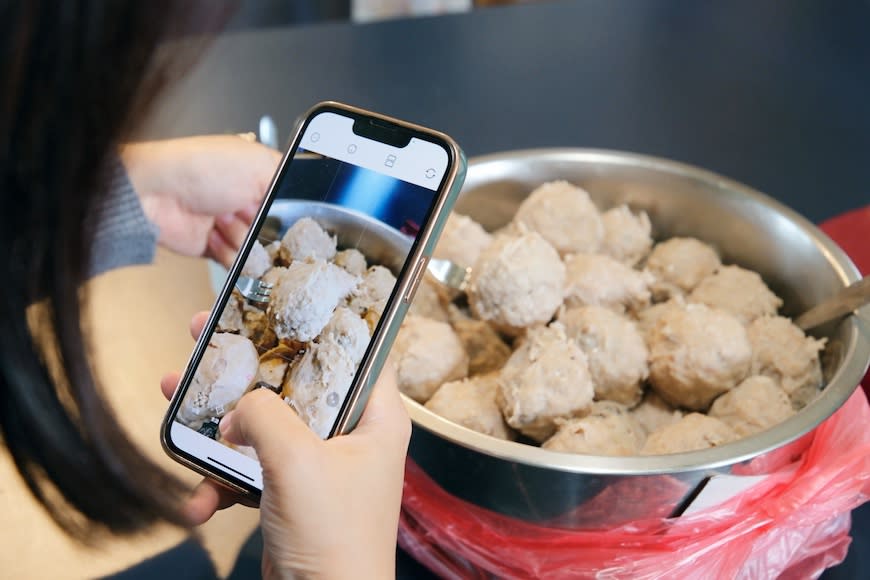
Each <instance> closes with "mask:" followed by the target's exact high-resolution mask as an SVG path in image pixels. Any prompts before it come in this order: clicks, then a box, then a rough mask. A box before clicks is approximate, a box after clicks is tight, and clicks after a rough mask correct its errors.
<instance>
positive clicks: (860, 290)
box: [794, 276, 870, 330]
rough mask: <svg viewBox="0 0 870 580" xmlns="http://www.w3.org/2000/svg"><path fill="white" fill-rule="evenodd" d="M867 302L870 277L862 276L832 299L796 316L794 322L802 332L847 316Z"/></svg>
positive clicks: (869, 299) (869, 295)
mask: <svg viewBox="0 0 870 580" xmlns="http://www.w3.org/2000/svg"><path fill="white" fill-rule="evenodd" d="M868 302H870V276H864V277H863V278H862V279H860V280H858V281H857V282H855V283H853V284H850V285H849V286H847V287H846V288H844V289H843V290H841V291H840V292H838V293H837V294H835V295H834V296H833V297H831V298H829V299H827V300H825V301H823V302H822V303H821V304H818V305H816V306H813V307H812V308H810V309H809V310H807V311H806V312H804V313H803V314H801V315H800V316H798V317H797V318H796V319H795V321H794V322H795V324H797V325H798V326H799V327H800V328H801V329H802V330H809V329H811V328H815V327H816V326H819V325H820V324H824V323H825V322H828V321H830V320H834V319H835V318H839V317H840V316H844V315H846V314H849V313H850V312H852V311H854V310H856V309H858V308H859V307H861V306H863V305H864V304H867V303H868Z"/></svg>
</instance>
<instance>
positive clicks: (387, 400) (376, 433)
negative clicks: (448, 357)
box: [354, 365, 411, 446]
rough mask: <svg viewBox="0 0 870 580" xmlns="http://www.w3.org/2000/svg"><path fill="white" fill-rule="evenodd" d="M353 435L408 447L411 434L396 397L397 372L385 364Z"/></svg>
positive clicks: (405, 415)
mask: <svg viewBox="0 0 870 580" xmlns="http://www.w3.org/2000/svg"><path fill="white" fill-rule="evenodd" d="M354 433H355V434H359V435H365V436H371V437H373V438H375V439H379V440H381V441H382V442H383V443H387V442H394V443H398V444H400V445H404V446H407V444H408V439H409V438H410V436H411V419H410V418H409V417H408V411H407V409H405V404H404V403H403V402H402V397H400V396H399V387H398V382H397V380H396V372H395V370H394V369H393V367H392V365H387V366H385V367H384V369H383V371H382V372H381V375H380V377H378V380H377V382H376V383H375V386H374V388H373V389H372V393H371V395H370V396H369V400H368V403H367V404H366V408H365V410H364V411H363V414H362V416H361V417H360V420H359V424H358V425H357V427H356V429H355V430H354Z"/></svg>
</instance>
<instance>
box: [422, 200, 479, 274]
mask: <svg viewBox="0 0 870 580" xmlns="http://www.w3.org/2000/svg"><path fill="white" fill-rule="evenodd" d="M490 242H492V236H490V235H489V234H488V233H487V232H486V230H484V229H483V227H482V226H481V225H480V224H479V223H477V222H476V221H474V220H473V219H471V218H470V217H468V216H464V215H462V214H459V213H455V212H454V213H452V214H450V217H448V218H447V223H445V224H444V230H443V231H442V232H441V237H440V238H439V239H438V245H437V246H435V251H434V252H433V256H435V257H436V258H441V259H443V260H450V261H451V262H454V263H456V264H459V265H461V266H473V265H474V263H475V262H477V258H478V257H480V253H481V252H482V251H483V250H485V249H486V247H487V246H488V245H489V244H490Z"/></svg>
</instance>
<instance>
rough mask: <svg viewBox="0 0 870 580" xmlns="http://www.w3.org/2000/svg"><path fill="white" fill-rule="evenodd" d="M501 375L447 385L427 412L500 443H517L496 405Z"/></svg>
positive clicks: (433, 398)
mask: <svg viewBox="0 0 870 580" xmlns="http://www.w3.org/2000/svg"><path fill="white" fill-rule="evenodd" d="M497 391H498V375H497V374H496V373H490V374H488V375H480V376H477V377H473V378H470V379H462V380H461V381H451V382H449V383H444V384H443V385H441V387H440V388H439V389H438V390H437V391H435V394H434V395H432V398H431V399H429V400H428V401H427V402H426V408H427V409H429V410H430V411H432V412H433V413H436V414H438V415H440V416H442V417H444V418H445V419H447V420H449V421H453V422H454V423H456V424H458V425H462V426H463V427H467V428H469V429H472V430H474V431H477V432H478V433H483V434H484V435H490V436H492V437H496V438H498V439H513V438H514V434H513V432H512V431H511V430H510V428H509V427H508V426H507V424H506V423H505V422H504V418H503V417H502V415H501V411H500V410H499V408H498V405H497V404H496V402H495V395H496V392H497Z"/></svg>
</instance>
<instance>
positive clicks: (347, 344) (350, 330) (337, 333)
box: [320, 306, 371, 365]
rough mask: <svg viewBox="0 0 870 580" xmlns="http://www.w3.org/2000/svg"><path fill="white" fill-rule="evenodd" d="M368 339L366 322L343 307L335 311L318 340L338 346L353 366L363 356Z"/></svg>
mask: <svg viewBox="0 0 870 580" xmlns="http://www.w3.org/2000/svg"><path fill="white" fill-rule="evenodd" d="M370 338H371V337H370V336H369V327H368V325H367V324H366V321H365V320H363V319H362V318H360V317H359V316H357V315H356V314H354V313H353V312H352V311H351V310H350V309H348V308H345V307H343V306H339V307H338V308H336V309H335V312H333V313H332V318H330V319H329V322H328V323H327V325H326V326H325V327H324V328H323V331H322V332H321V333H320V340H324V339H328V340H332V341H333V342H335V343H336V344H338V345H339V346H340V347H341V348H343V349H344V351H345V352H346V353H347V355H348V356H349V357H350V360H351V361H353V364H355V365H358V364H359V363H360V361H361V360H362V358H363V355H365V353H366V349H367V348H368V346H369V339H370Z"/></svg>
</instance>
